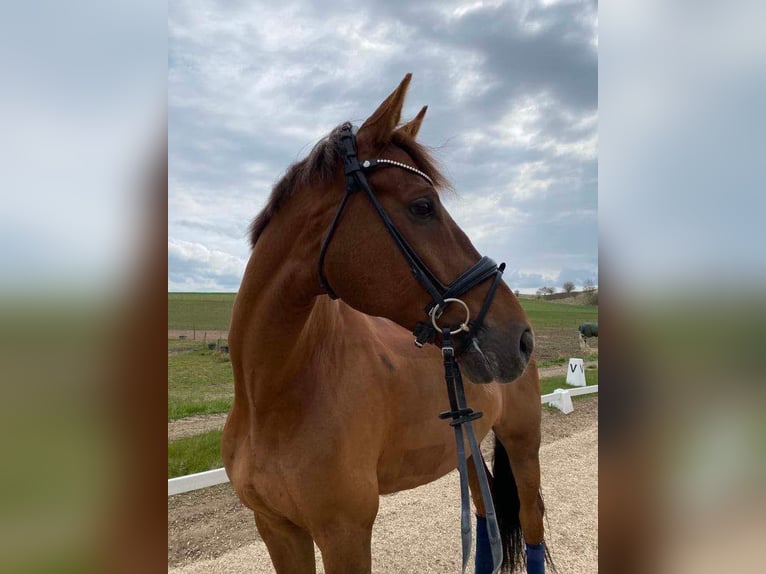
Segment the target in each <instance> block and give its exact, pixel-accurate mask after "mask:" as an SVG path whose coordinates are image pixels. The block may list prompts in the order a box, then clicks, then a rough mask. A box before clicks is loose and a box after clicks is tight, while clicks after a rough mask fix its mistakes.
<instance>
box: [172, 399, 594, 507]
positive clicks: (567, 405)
mask: <svg viewBox="0 0 766 574" xmlns="http://www.w3.org/2000/svg"><path fill="white" fill-rule="evenodd" d="M597 392H598V385H591V386H589V387H579V388H575V389H556V390H555V391H553V392H552V393H549V394H547V395H542V396H541V397H540V402H541V403H542V404H544V405H551V406H553V407H556V408H557V409H559V410H560V411H561V412H563V413H565V414H569V413H571V412H572V411H573V410H574V407H573V406H572V397H576V396H579V395H588V394H591V393H597ZM226 482H229V477H228V476H226V470H225V469H223V468H216V469H215V470H207V471H205V472H197V473H194V474H188V475H186V476H179V477H177V478H171V479H169V480H168V496H173V495H174V494H181V493H184V492H190V491H192V490H199V489H200V488H207V487H209V486H215V485H217V484H224V483H226Z"/></svg>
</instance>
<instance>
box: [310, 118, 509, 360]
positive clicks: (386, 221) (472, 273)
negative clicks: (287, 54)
mask: <svg viewBox="0 0 766 574" xmlns="http://www.w3.org/2000/svg"><path fill="white" fill-rule="evenodd" d="M340 144H341V148H342V152H343V165H344V171H345V176H346V192H345V194H344V195H343V199H342V200H341V202H340V205H339V206H338V210H337V211H336V212H335V217H334V218H333V220H332V223H330V227H329V229H328V230H327V233H326V235H325V237H324V241H323V242H322V247H321V249H320V251H319V283H320V284H321V285H322V288H323V289H324V290H325V291H326V292H327V294H328V295H329V296H330V297H331V298H332V299H337V298H338V296H337V295H336V294H335V291H333V289H332V287H330V283H329V282H328V281H327V277H325V274H324V259H325V255H326V253H327V248H328V247H329V245H330V242H331V241H332V238H333V235H334V234H335V229H336V228H337V227H338V223H339V221H340V217H341V215H342V213H343V211H344V209H345V207H346V204H347V203H348V200H349V198H350V197H351V196H352V195H353V194H354V193H356V192H357V191H360V190H361V191H363V192H364V193H365V194H366V195H367V198H368V199H369V200H370V203H371V204H372V206H373V208H374V209H375V211H377V212H378V215H379V216H380V218H381V220H382V221H383V225H384V226H385V228H386V230H387V231H388V233H389V235H391V237H392V238H393V240H394V243H395V244H396V247H397V248H398V249H399V251H400V252H401V254H402V255H403V256H404V259H405V260H406V261H407V264H408V265H409V267H410V271H411V272H412V274H413V276H414V277H415V279H417V281H418V282H419V283H420V284H421V285H422V286H423V288H424V289H425V290H426V291H427V292H428V294H429V295H431V299H432V300H431V302H430V303H429V304H428V305H427V306H426V308H425V312H426V315H427V316H428V318H429V319H430V321H428V322H425V323H418V325H417V326H416V327H415V330H414V331H413V334H414V335H415V337H416V339H415V344H416V345H417V346H418V347H422V346H423V345H425V344H426V343H431V342H433V341H434V339H435V338H436V331H437V330H441V328H440V327H439V326H438V323H437V321H438V319H439V318H440V317H441V315H442V313H443V312H444V308H445V307H446V306H447V305H448V304H449V303H459V304H462V306H463V308H464V309H465V311H466V319H465V321H463V322H462V323H461V324H460V325H459V327H458V328H457V329H453V330H451V334H453V335H455V334H457V333H459V332H460V331H465V332H473V333H476V332H477V331H478V330H479V328H480V327H481V325H482V323H483V322H484V317H485V316H486V314H487V311H488V310H489V306H490V304H491V303H492V299H493V297H494V296H495V292H496V291H497V287H498V285H499V284H500V281H501V279H502V275H503V270H504V269H505V263H501V264H500V265H499V266H498V265H497V263H495V262H494V261H493V260H492V259H490V258H489V257H482V258H481V259H479V261H477V262H476V263H475V264H474V265H473V266H471V267H470V268H468V269H467V270H466V271H464V272H463V273H462V274H461V275H460V276H459V277H458V278H457V279H455V280H454V281H453V282H452V283H450V284H449V285H444V283H442V282H441V281H440V280H439V278H438V277H436V275H435V274H434V273H433V272H432V271H431V270H430V269H429V268H428V266H427V265H426V264H425V263H424V262H423V260H422V259H421V258H420V257H419V256H418V254H417V252H416V251H415V250H414V249H413V248H412V247H411V246H410V244H409V243H408V242H407V240H406V239H405V238H404V236H403V235H402V234H401V233H400V232H399V230H398V229H397V228H396V226H395V225H394V224H393V222H392V221H391V218H390V217H389V216H388V214H387V213H386V211H385V210H384V209H383V206H382V205H381V204H380V202H379V201H378V199H377V198H376V197H375V194H374V193H373V192H372V189H371V188H370V184H369V183H368V182H367V177H366V176H365V173H369V172H370V171H372V170H374V169H376V168H378V167H380V166H387V165H389V166H394V167H398V168H400V169H405V170H407V171H410V172H412V173H415V174H417V175H419V176H420V177H422V178H423V179H425V180H426V181H428V183H430V184H431V185H433V181H431V178H430V177H428V175H426V174H425V173H423V172H422V171H420V170H419V169H417V168H415V167H412V166H409V165H407V164H405V163H401V162H398V161H393V160H389V159H368V160H364V161H363V162H361V163H360V162H359V159H358V157H357V148H356V135H355V134H354V132H353V128H352V126H351V124H350V123H348V122H347V123H345V124H343V125H342V126H341V130H340ZM493 276H494V279H493V281H492V285H491V286H490V288H489V292H488V293H487V296H486V298H485V299H484V304H483V305H482V307H481V309H480V310H479V314H478V315H477V316H476V319H474V320H473V321H471V320H470V312H469V311H468V306H467V305H466V304H465V303H463V301H461V300H460V299H459V297H460V296H461V295H463V294H465V293H466V292H468V291H469V290H471V289H472V288H473V287H475V286H476V285H478V284H479V283H482V282H484V281H485V280H487V279H489V278H490V277H493Z"/></svg>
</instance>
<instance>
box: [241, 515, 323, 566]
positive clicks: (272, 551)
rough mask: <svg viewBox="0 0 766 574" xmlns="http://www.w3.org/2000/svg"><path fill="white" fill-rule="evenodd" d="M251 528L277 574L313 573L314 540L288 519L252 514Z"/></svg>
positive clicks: (314, 561) (314, 563)
mask: <svg viewBox="0 0 766 574" xmlns="http://www.w3.org/2000/svg"><path fill="white" fill-rule="evenodd" d="M254 514H255V525H256V526H257V527H258V532H259V533H260V535H261V538H262V539H263V541H264V542H265V543H266V548H268V550H269V556H271V562H272V563H273V564H274V569H275V570H276V572H277V574H303V573H308V574H315V573H316V560H315V559H314V541H313V540H312V538H311V536H310V535H309V533H308V532H306V531H305V530H304V529H302V528H300V527H299V526H296V525H295V524H293V523H292V522H290V521H289V520H286V519H284V518H279V517H275V516H272V515H266V514H260V513H258V512H255V513H254Z"/></svg>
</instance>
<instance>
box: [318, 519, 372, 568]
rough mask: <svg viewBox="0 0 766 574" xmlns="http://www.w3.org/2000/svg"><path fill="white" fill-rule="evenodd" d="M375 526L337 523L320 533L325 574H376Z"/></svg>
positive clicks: (320, 546)
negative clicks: (373, 551)
mask: <svg viewBox="0 0 766 574" xmlns="http://www.w3.org/2000/svg"><path fill="white" fill-rule="evenodd" d="M371 544H372V522H371V521H370V522H369V523H368V524H359V523H356V522H355V521H351V520H344V519H342V518H341V519H339V520H334V521H333V523H332V524H331V525H326V526H325V527H323V529H322V532H321V533H317V545H318V546H319V549H320V550H321V551H322V562H323V563H324V570H325V574H370V572H372V550H371Z"/></svg>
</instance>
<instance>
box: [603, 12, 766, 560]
mask: <svg viewBox="0 0 766 574" xmlns="http://www.w3.org/2000/svg"><path fill="white" fill-rule="evenodd" d="M765 18H766V6H765V5H764V4H763V3H762V2H736V3H725V2H682V1H676V2H666V1H658V0H649V1H644V2H638V1H630V2H601V3H600V5H599V30H600V38H599V41H600V46H599V108H600V109H599V116H600V117H599V126H600V129H599V143H600V146H599V233H600V237H599V239H600V241H599V246H600V254H599V255H600V257H599V259H600V269H601V270H602V276H601V277H599V287H600V292H601V299H600V303H601V307H602V309H601V310H600V313H599V315H600V318H601V322H602V323H603V325H602V327H601V329H600V331H601V333H600V335H601V336H600V339H599V345H600V353H599V354H600V358H601V365H600V377H599V378H600V380H601V382H602V384H601V385H600V388H599V391H600V402H599V419H600V426H599V434H600V436H599V444H600V447H599V448H600V450H599V464H600V470H599V492H600V494H599V538H600V540H599V551H600V567H601V569H602V570H603V571H604V572H625V573H646V572H652V573H665V572H673V573H675V572H682V573H683V572H695V573H696V574H704V573H707V572H724V571H727V572H728V571H733V572H755V571H761V570H762V569H763V559H762V557H761V556H760V552H759V545H758V544H757V541H759V540H760V541H762V540H764V539H766V512H764V510H766V495H765V493H764V482H765V480H764V479H766V461H765V460H764V453H765V452H766V449H764V446H765V445H766V422H764V421H766V417H764V412H766V410H765V409H766V401H765V400H764V399H766V387H765V386H764V384H763V378H764V374H763V365H762V361H761V357H762V356H763V345H764V342H765V340H766V337H764V319H766V298H765V297H764V279H765V278H766V257H764V251H763V245H764V231H763V229H764V226H763V223H762V220H763V213H764V207H766V205H765V204H766V201H765V200H764V190H766V176H764V170H763V158H764V157H766V143H765V142H766V140H765V139H764V133H766V109H765V108H764V105H763V102H764V101H766V42H764V40H763V34H762V25H761V24H762V22H764V19H765Z"/></svg>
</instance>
